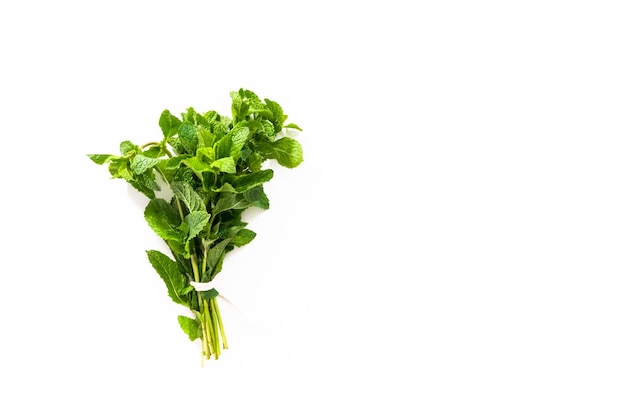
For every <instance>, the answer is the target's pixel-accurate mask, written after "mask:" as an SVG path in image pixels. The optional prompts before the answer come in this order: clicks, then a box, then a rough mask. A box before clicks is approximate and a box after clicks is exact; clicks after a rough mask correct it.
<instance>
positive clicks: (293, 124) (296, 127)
mask: <svg viewBox="0 0 626 417" xmlns="http://www.w3.org/2000/svg"><path fill="white" fill-rule="evenodd" d="M283 129H296V130H299V131H301V132H302V128H301V127H300V126H298V125H297V124H295V123H289V124H287V125H285V126H283Z"/></svg>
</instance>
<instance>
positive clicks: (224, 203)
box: [213, 193, 250, 216]
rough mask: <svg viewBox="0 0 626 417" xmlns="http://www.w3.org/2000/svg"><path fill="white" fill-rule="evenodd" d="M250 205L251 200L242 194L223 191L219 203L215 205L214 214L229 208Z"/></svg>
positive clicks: (243, 207)
mask: <svg viewBox="0 0 626 417" xmlns="http://www.w3.org/2000/svg"><path fill="white" fill-rule="evenodd" d="M248 207H250V202H249V201H248V200H246V199H245V197H244V196H242V195H241V194H233V193H221V196H220V198H219V200H217V204H215V206H214V207H213V216H216V215H218V214H219V213H222V212H224V211H227V210H233V209H236V210H241V209H245V208H248Z"/></svg>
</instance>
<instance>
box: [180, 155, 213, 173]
mask: <svg viewBox="0 0 626 417" xmlns="http://www.w3.org/2000/svg"><path fill="white" fill-rule="evenodd" d="M183 163H184V164H185V165H187V166H188V167H189V168H191V169H192V170H193V172H195V173H196V174H201V173H203V172H209V171H213V168H211V165H210V164H208V163H206V162H204V161H202V159H200V158H198V157H197V156H192V157H191V158H188V159H185V160H184V161H183Z"/></svg>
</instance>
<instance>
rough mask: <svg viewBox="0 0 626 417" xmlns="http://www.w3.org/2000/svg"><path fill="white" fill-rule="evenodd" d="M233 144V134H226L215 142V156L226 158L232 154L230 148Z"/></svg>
mask: <svg viewBox="0 0 626 417" xmlns="http://www.w3.org/2000/svg"><path fill="white" fill-rule="evenodd" d="M232 146H233V140H232V136H231V135H226V136H224V137H223V138H222V139H220V140H218V141H217V142H215V144H214V145H213V149H214V150H215V158H216V159H220V158H225V157H227V156H230V150H231V148H232Z"/></svg>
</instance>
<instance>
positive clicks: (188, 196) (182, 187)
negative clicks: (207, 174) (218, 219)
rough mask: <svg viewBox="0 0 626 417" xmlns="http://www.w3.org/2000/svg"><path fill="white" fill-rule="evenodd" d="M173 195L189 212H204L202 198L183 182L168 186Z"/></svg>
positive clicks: (204, 207)
mask: <svg viewBox="0 0 626 417" xmlns="http://www.w3.org/2000/svg"><path fill="white" fill-rule="evenodd" d="M170 186H171V188H172V192H173V193H174V195H175V196H176V197H177V198H178V199H179V200H180V201H181V202H183V203H184V204H185V207H187V210H189V212H194V211H206V206H205V205H204V201H203V200H202V197H200V195H198V193H197V192H195V190H194V189H193V188H192V187H191V185H189V183H187V182H184V181H175V182H172V183H171V184H170Z"/></svg>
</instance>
